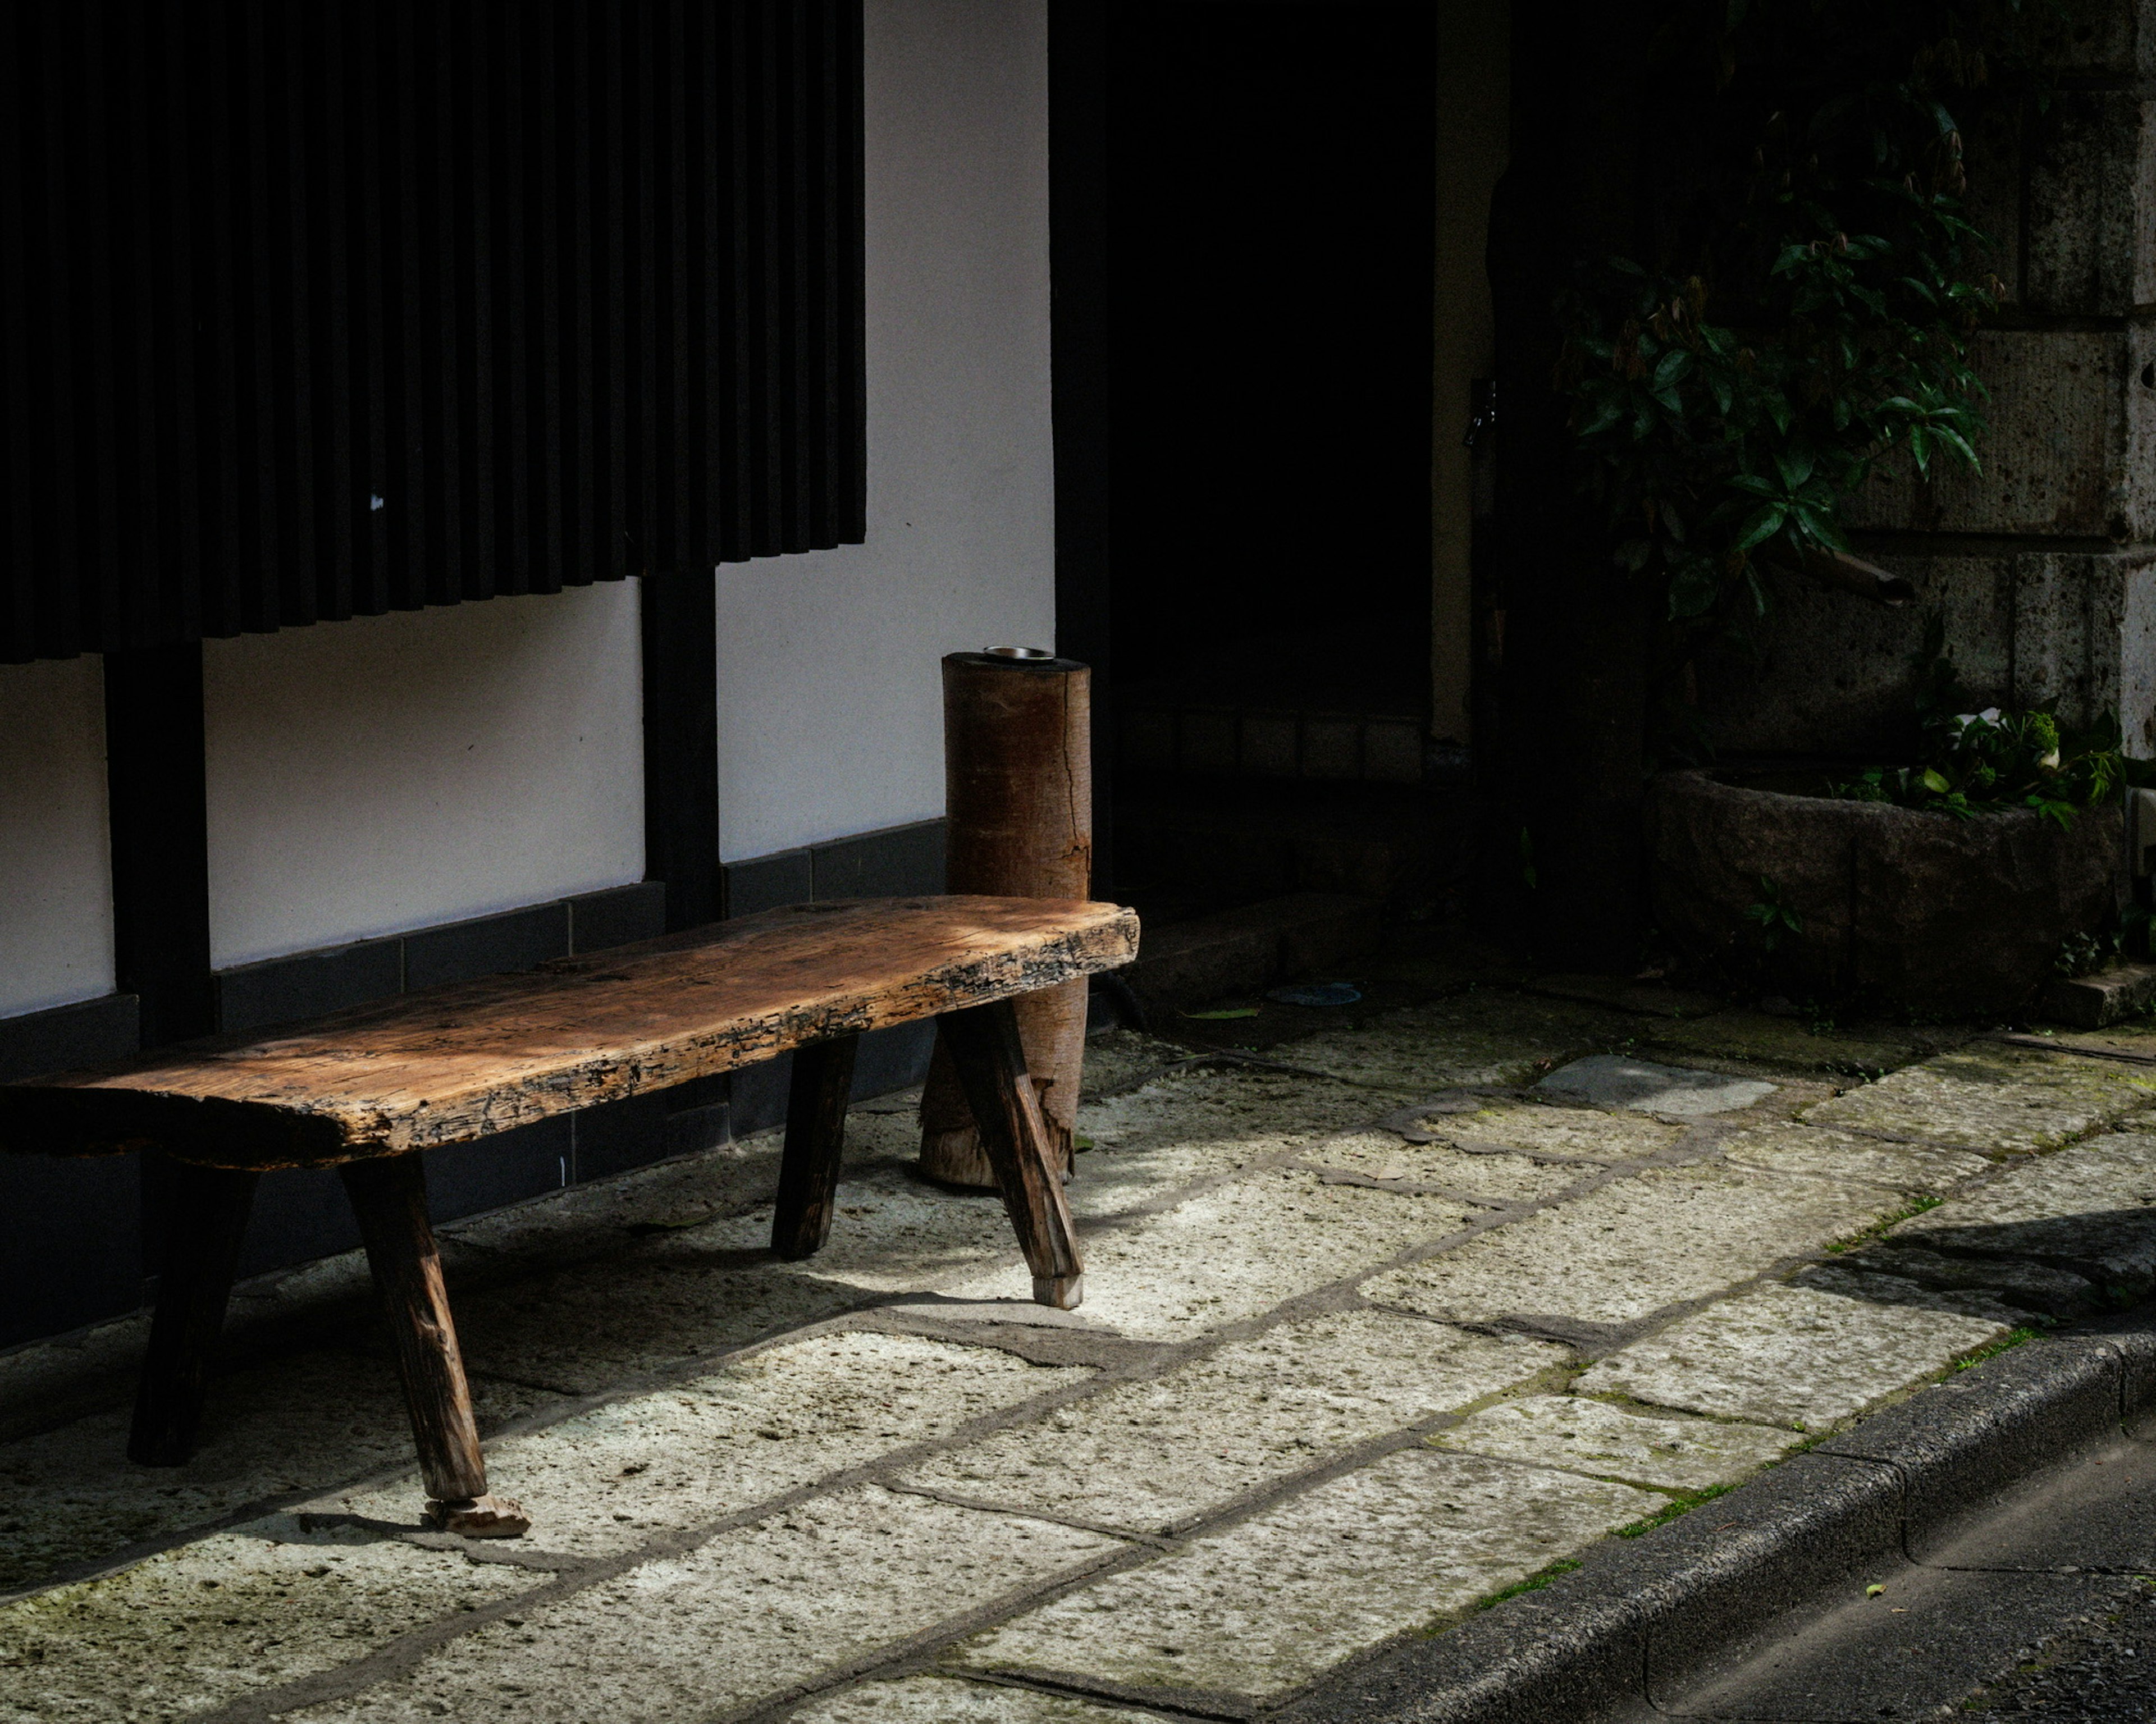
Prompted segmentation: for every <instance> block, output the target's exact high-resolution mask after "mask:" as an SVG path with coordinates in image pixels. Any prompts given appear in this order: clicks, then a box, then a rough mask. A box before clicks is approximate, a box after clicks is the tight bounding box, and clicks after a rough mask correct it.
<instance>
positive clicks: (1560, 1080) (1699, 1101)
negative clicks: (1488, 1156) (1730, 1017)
mask: <svg viewBox="0 0 2156 1724" xmlns="http://www.w3.org/2000/svg"><path fill="white" fill-rule="evenodd" d="M1535 1087H1536V1088H1537V1090H1543V1091H1544V1092H1545V1093H1547V1094H1548V1095H1559V1096H1563V1097H1566V1098H1568V1099H1569V1100H1572V1101H1585V1102H1589V1103H1590V1104H1592V1105H1593V1106H1596V1107H1622V1108H1627V1109H1630V1110H1631V1111H1634V1112H1635V1113H1651V1114H1659V1115H1664V1116H1668V1117H1671V1118H1674V1119H1697V1118H1699V1117H1701V1116H1704V1115H1707V1114H1715V1113H1735V1112H1737V1111H1738V1110H1739V1109H1741V1108H1746V1107H1750V1106H1753V1105H1754V1104H1755V1103H1757V1102H1761V1101H1765V1100H1766V1099H1767V1098H1768V1096H1769V1095H1773V1094H1774V1085H1772V1084H1770V1083H1767V1082H1765V1081H1763V1080H1761V1079H1758V1078H1733V1077H1725V1076H1724V1075H1722V1074H1721V1073H1720V1072H1715V1071H1701V1070H1698V1069H1697V1068H1696V1067H1689V1066H1678V1065H1656V1064H1655V1062H1654V1061H1653V1060H1636V1059H1634V1058H1632V1057H1631V1056H1630V1055H1629V1054H1590V1055H1589V1056H1588V1058H1586V1059H1584V1060H1573V1062H1572V1064H1570V1065H1561V1066H1559V1067H1558V1069H1557V1070H1555V1071H1553V1072H1552V1073H1550V1075H1548V1077H1546V1078H1544V1079H1543V1080H1541V1082H1539V1083H1537V1085H1535Z"/></svg>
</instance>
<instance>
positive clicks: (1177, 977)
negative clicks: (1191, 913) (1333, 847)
mask: <svg viewBox="0 0 2156 1724" xmlns="http://www.w3.org/2000/svg"><path fill="white" fill-rule="evenodd" d="M1380 935H1381V926H1380V923H1379V920H1378V904H1377V902H1376V900H1373V899H1369V898H1354V897H1349V896H1347V895H1345V894H1342V893H1335V892H1291V893H1290V894H1288V895H1286V896H1285V897H1280V898H1268V899H1265V900H1264V901H1263V902H1261V903H1257V904H1246V905H1245V906H1242V907H1241V908H1240V909H1236V910H1224V911H1218V912H1216V913H1215V914H1214V915H1212V916H1199V917H1198V918H1196V919H1195V920H1193V921H1187V922H1171V923H1169V924H1168V926H1165V927H1162V928H1148V929H1147V930H1146V931H1145V934H1144V936H1143V937H1142V939H1141V940H1140V942H1139V944H1138V959H1137V962H1136V963H1135V964H1133V965H1132V966H1131V967H1130V968H1129V969H1128V970H1127V971H1125V972H1123V973H1124V974H1125V976H1126V977H1128V979H1129V981H1130V984H1131V986H1132V988H1135V989H1136V990H1137V992H1138V993H1141V994H1142V995H1144V996H1145V997H1146V998H1148V999H1155V1000H1164V1001H1168V1002H1170V1003H1178V1004H1180V1003H1188V1002H1191V1001H1195V1000H1205V999H1215V998H1219V996H1220V995H1222V994H1227V993H1249V992H1251V991H1254V990H1255V989H1258V988H1264V987H1266V986H1267V985H1269V984H1270V983H1273V982H1276V981H1281V980H1284V979H1286V977H1291V976H1304V975H1310V974H1312V973H1314V972H1319V971H1323V970H1327V969H1333V968H1337V967H1339V966H1341V965H1342V964H1345V963H1347V962H1351V961H1353V959H1356V958H1358V957H1366V956H1368V954H1369V953H1370V952H1373V951H1374V950H1375V949H1376V948H1377V945H1378V939H1379V937H1380Z"/></svg>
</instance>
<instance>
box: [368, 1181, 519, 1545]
mask: <svg viewBox="0 0 2156 1724" xmlns="http://www.w3.org/2000/svg"><path fill="white" fill-rule="evenodd" d="M337 1172H339V1173H340V1174H341V1175H342V1176H343V1178H344V1188H345V1191H346V1193H347V1194H348V1195H349V1196H350V1197H351V1198H352V1210H353V1213H355V1214H357V1216H358V1218H359V1233H360V1237H361V1238H362V1239H364V1240H365V1241H366V1242H367V1267H368V1268H369V1269H371V1270H373V1272H374V1285H375V1290H376V1291H377V1292H378V1293H379V1294H380V1295H381V1296H382V1310H383V1313H384V1314H385V1315H386V1316H388V1319H389V1335H390V1340H391V1342H393V1345H394V1346H395V1347H396V1349H397V1374H398V1377H399V1378H401V1379H402V1380H403V1384H404V1406H405V1409H406V1411H408V1413H409V1414H411V1416H412V1439H413V1443H414V1444H415V1445H416V1446H417V1447H418V1451H419V1476H420V1477H421V1478H422V1479H423V1480H425V1481H426V1485H427V1496H428V1502H427V1518H428V1519H429V1520H430V1521H434V1524H435V1525H436V1526H442V1527H445V1528H447V1529H448V1530H449V1532H461V1533H462V1534H464V1536H465V1537H467V1538H516V1537H520V1536H521V1534H523V1533H524V1532H526V1531H528V1530H529V1529H530V1527H531V1519H530V1517H529V1516H526V1514H525V1512H524V1511H523V1509H522V1508H521V1507H520V1506H518V1505H517V1504H516V1503H514V1502H511V1501H509V1500H508V1499H507V1498H506V1497H500V1496H489V1495H488V1494H487V1489H486V1465H485V1462H484V1461H482V1460H480V1452H479V1424H478V1421H477V1420H475V1419H474V1418H473V1417H472V1404H471V1391H470V1388H468V1387H466V1385H465V1362H464V1357H463V1355H462V1354H460V1353H459V1352H458V1351H457V1328H456V1325H455V1323H454V1322H453V1321H451V1320H450V1317H449V1295H448V1293H447V1292H446V1291H445V1290H444V1288H443V1285H442V1257H441V1253H440V1252H439V1250H437V1249H435V1246H434V1228H433V1226H432V1225H431V1224H429V1221H428V1219H427V1179H426V1174H425V1172H424V1170H423V1168H422V1167H420V1164H419V1157H418V1156H417V1155H400V1156H390V1157H385V1158H383V1159H382V1160H378V1161H367V1162H346V1163H345V1164H344V1165H343V1166H342V1167H340V1168H338V1169H337Z"/></svg>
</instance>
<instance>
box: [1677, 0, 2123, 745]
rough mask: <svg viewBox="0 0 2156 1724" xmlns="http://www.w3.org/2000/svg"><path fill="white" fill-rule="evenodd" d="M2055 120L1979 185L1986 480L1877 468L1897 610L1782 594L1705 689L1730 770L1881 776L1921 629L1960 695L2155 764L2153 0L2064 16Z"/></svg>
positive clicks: (1879, 520)
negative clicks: (2035, 717) (1842, 763)
mask: <svg viewBox="0 0 2156 1724" xmlns="http://www.w3.org/2000/svg"><path fill="white" fill-rule="evenodd" d="M2056 51H2057V54H2058V60H2057V64H2058V67H2059V75H2058V87H2057V89H2056V93H2055V95H2054V96H2053V99H2052V100H2051V104H2050V105H2049V108H2048V110H2047V111H2046V112H2045V113H2043V114H2040V115H2035V114H2032V115H2029V116H2028V117H2027V118H2026V120H2025V121H2024V122H2023V124H2022V126H2021V127H2020V132H2019V135H2018V136H2015V137H2013V138H2011V139H2010V140H2007V141H2004V142H2003V143H1994V145H1993V146H1992V147H1991V149H1990V150H1989V155H1988V157H1987V156H1984V155H1979V156H1976V157H1975V158H1974V160H1973V162H1972V188H1971V193H1970V200H1969V201H1970V206H1971V212H1972V214H1973V215H1974V218H1976V219H1977V220H1978V221H1979V223H1981V224H1983V225H1984V227H1985V228H1987V230H1989V232H1991V233H1994V235H1995V236H1997V238H1998V239H1999V242H2000V244H1999V251H1998V253H1997V254H1995V256H1994V259H1993V264H1994V268H1995V269H1997V270H1998V271H1999V275H2000V276H2001V277H2002V279H2003V280H2005V284H2006V289H2007V291H2006V295H2005V306H2004V309H2003V310H2002V312H2001V315H2000V316H1999V318H1998V320H1997V321H1995V323H1994V324H1993V325H1992V326H1990V327H1988V328H1987V329H1985V330H1984V331H1982V332H1981V333H1980V334H1979V336H1978V337H1977V340H1976V364H1977V368H1978V370H1979V374H1980V375H1981V376H1982V377H1983V378H1984V382H1985V385H1986V387H1988V388H1989V391H1990V395H1991V398H1990V401H1989V405H1988V407H1987V408H1986V416H1987V418H1988V419H1989V425H1990V429H1989V434H1988V435H1987V436H1986V438H1985V439H1984V443H1983V444H1982V446H1981V449H1980V453H1981V454H1982V456H1983V458H1984V471H1983V472H1982V473H1981V474H1972V473H1969V472H1968V471H1967V470H1966V469H1960V468H1958V467H1956V468H1953V469H1948V468H1944V467H1937V468H1935V469H1934V470H1933V474H1932V475H1930V476H1929V477H1928V478H1925V477H1919V476H1918V475H1917V474H1916V473H1915V471H1914V470H1913V469H1912V467H1910V466H1909V465H1908V464H1906V463H1897V464H1892V465H1891V466H1890V467H1888V468H1887V469H1885V470H1882V472H1881V474H1880V475H1878V477H1877V478H1876V480H1875V481H1874V482H1873V484H1872V485H1871V486H1869V487H1868V488H1867V490H1866V494H1865V495H1861V496H1860V497H1857V498H1854V499H1852V500H1851V520H1852V522H1853V524H1854V525H1855V526H1856V528H1857V529H1858V548H1859V550H1860V551H1861V552H1863V554H1864V555H1866V556H1867V557H1871V559H1873V560H1874V561H1876V562H1879V563H1881V564H1882V565H1884V566H1885V567H1889V568H1891V569H1892V570H1894V571H1895V572H1897V573H1898V574H1901V575H1903V576H1905V577H1907V579H1908V580H1909V581H1910V582H1911V583H1912V585H1913V586H1914V587H1916V589H1917V602H1916V603H1913V604H1911V605H1908V606H1906V607H1903V608H1899V609H1895V610H1888V609H1886V608H1881V607H1878V606H1876V605H1873V604H1871V603H1868V602H1866V601H1865V600H1863V599H1861V598H1853V597H1851V596H1849V595H1846V594H1843V593H1830V592H1826V591H1824V590H1821V589H1819V588H1816V587H1812V586H1811V585H1809V583H1807V582H1799V581H1797V580H1794V579H1791V580H1787V581H1779V582H1777V583H1776V585H1775V590H1774V593H1773V595H1772V596H1773V598H1774V607H1773V613H1772V614H1771V615H1770V617H1769V618H1768V620H1767V622H1766V623H1765V624H1764V625H1763V627H1762V628H1761V629H1760V631H1759V634H1758V650H1757V654H1756V656H1755V657H1753V658H1751V659H1743V657H1742V656H1741V655H1732V657H1730V658H1728V659H1724V660H1723V661H1722V662H1720V663H1717V664H1713V665H1712V666H1707V667H1703V669H1702V677H1701V683H1700V691H1699V698H1700V701H1701V705H1702V708H1703V709H1704V710H1705V711H1706V713H1707V716H1708V717H1709V718H1710V719H1711V720H1712V723H1713V726H1714V730H1715V734H1716V736H1717V740H1718V741H1719V742H1720V744H1721V745H1722V747H1724V748H1725V749H1727V750H1729V751H1732V752H1740V753H1768V754H1791V753H1794V754H1817V753H1829V754H1846V755H1854V756H1866V757H1875V756H1876V757H1879V758H1882V759H1884V758H1889V757H1892V756H1893V755H1894V754H1895V753H1897V752H1898V751H1900V750H1902V749H1905V748H1906V747H1907V746H1908V744H1909V743H1910V742H1911V741H1912V740H1913V720H1912V714H1911V711H1910V706H1909V698H1908V690H1909V670H1908V662H1907V661H1908V658H1909V655H1910V654H1912V653H1913V652H1914V651H1915V650H1916V649H1917V646H1918V644H1919V643H1920V642H1921V640H1922V634H1923V629H1924V622H1925V618H1926V617H1927V615H1928V614H1929V613H1933V612H1935V611H1936V612H1938V613H1940V614H1941V615H1943V618H1944V619H1945V622H1946V628H1947V638H1948V646H1949V647H1950V648H1951V649H1952V650H1953V655H1954V658H1955V660H1956V662H1957V663H1958V664H1959V665H1960V667H1961V670H1962V675H1963V680H1964V681H1965V682H1966V683H1967V684H1968V685H1969V688H1970V690H1971V691H1972V693H1974V694H1975V695H1979V696H1981V697H1983V698H1984V699H1985V700H2002V701H2010V702H2012V703H2014V704H2016V705H2030V704H2034V703H2035V702H2038V701H2042V700H2056V701H2058V703H2059V710H2060V712H2061V716H2065V717H2066V718H2068V719H2069V720H2071V721H2076V722H2085V721H2088V720H2091V719H2092V718H2094V717H2095V716H2097V715H2098V714H2100V713H2102V712H2105V711H2110V712H2114V713H2116V714H2117V716H2118V717H2119V721H2120V723H2121V725H2122V726H2123V729H2124V731H2125V733H2126V739H2127V746H2128V749H2129V751H2131V752H2134V753H2137V754H2142V755H2156V0H2073V3H2072V4H2071V21H2070V23H2069V24H2068V25H2067V26H2066V28H2065V29H2064V30H2063V32H2062V33H2061V39H2060V40H2059V42H2058V43H2057V44H2056Z"/></svg>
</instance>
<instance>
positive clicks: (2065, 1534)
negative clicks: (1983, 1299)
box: [1655, 1430, 2156, 1724]
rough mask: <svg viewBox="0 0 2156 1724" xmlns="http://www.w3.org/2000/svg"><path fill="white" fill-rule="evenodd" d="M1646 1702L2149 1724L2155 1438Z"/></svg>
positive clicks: (1931, 1545) (1950, 1538)
mask: <svg viewBox="0 0 2156 1724" xmlns="http://www.w3.org/2000/svg"><path fill="white" fill-rule="evenodd" d="M2144 1438H2145V1439H2144ZM1655 1698H1656V1701H1657V1706H1656V1707H1655V1716H1659V1717H1661V1718H1663V1719H1669V1718H1697V1719H1702V1720H1706V1719H1714V1720H1728V1721H1732V1724H1733V1721H1739V1720H1741V1721H1744V1724H1877V1721H1879V1720H1881V1719H1889V1718H1891V1719H1897V1720H1899V1719H1914V1718H1950V1717H1951V1718H1971V1717H1976V1718H2000V1719H2015V1720H2020V1721H2035V1720H2039V1719H2040V1720H2044V1721H2046V1724H2067V1721H2070V1720H2071V1721H2072V1724H2156V1430H2151V1431H2149V1432H2147V1433H2145V1434H2143V1435H2142V1436H2137V1437H2133V1438H2127V1439H2122V1440H2120V1441H2118V1442H2117V1443H2115V1444H2111V1445H2109V1446H2107V1447H2106V1448H2103V1449H2099V1450H2097V1451H2094V1452H2092V1453H2087V1454H2084V1455H2081V1456H2079V1457H2077V1458H2076V1459H2074V1460H2071V1461H2070V1462H2068V1463H2066V1464H2065V1465H2061V1466H2060V1467H2059V1468H2057V1469H2056V1470H2053V1471H2051V1472H2050V1473H2048V1474H2046V1475H2041V1476H2040V1477H2038V1478H2036V1479H2035V1480H2031V1481H2030V1482H2029V1483H2028V1484H2026V1485H2024V1486H2022V1487H2020V1489H2018V1490H2016V1491H2014V1492H2013V1493H2011V1494H2010V1496H2006V1497H2005V1498H2004V1499H2003V1500H2001V1501H1999V1502H1998V1503H1997V1504H1995V1505H1994V1506H1991V1507H1990V1508H1989V1509H1987V1510H1986V1511H1984V1512H1982V1513H1980V1514H1978V1515H1975V1516H1971V1517H1969V1519H1967V1520H1965V1521H1962V1522H1960V1523H1958V1524H1957V1525H1955V1526H1952V1527H1950V1528H1948V1529H1947V1530H1946V1531H1945V1532H1943V1534H1942V1535H1941V1536H1939V1537H1934V1538H1933V1539H1931V1540H1929V1541H1928V1542H1926V1543H1925V1544H1924V1545H1922V1547H1918V1548H1916V1549H1913V1550H1912V1551H1910V1552H1908V1553H1907V1557H1906V1559H1904V1560H1900V1561H1896V1562H1882V1563H1878V1564H1876V1565H1874V1566H1873V1567H1872V1568H1871V1569H1869V1570H1867V1571H1866V1572H1865V1573H1861V1574H1854V1575H1851V1576H1849V1577H1847V1578H1846V1579H1845V1582H1844V1583H1842V1584H1841V1585H1840V1586H1839V1587H1837V1588H1834V1589H1833V1590H1832V1592H1831V1594H1830V1596H1828V1597H1826V1598H1823V1599H1821V1600H1820V1601H1818V1602H1816V1603H1815V1604H1814V1605H1813V1606H1811V1607H1809V1608H1808V1609H1805V1610H1803V1611H1799V1612H1794V1613H1792V1614H1790V1615H1789V1617H1787V1618H1785V1619H1783V1620H1781V1621H1779V1622H1778V1623H1776V1624H1772V1625H1770V1627H1769V1628H1768V1629H1767V1631H1766V1632H1765V1633H1763V1634H1762V1635H1760V1636H1759V1637H1758V1638H1757V1639H1754V1640H1753V1641H1752V1642H1750V1643H1749V1644H1747V1645H1745V1646H1743V1647H1741V1648H1738V1649H1734V1650H1732V1654H1731V1655H1730V1657H1729V1658H1728V1659H1727V1660H1726V1661H1725V1662H1724V1663H1723V1664H1722V1665H1721V1666H1720V1667H1719V1668H1717V1669H1716V1670H1710V1671H1709V1672H1707V1674H1706V1675H1704V1676H1703V1677H1702V1678H1701V1679H1699V1680H1696V1681H1693V1682H1692V1683H1691V1684H1689V1685H1687V1686H1684V1687H1681V1688H1679V1689H1677V1690H1676V1691H1672V1692H1668V1693H1664V1694H1658V1695H1657V1696H1655Z"/></svg>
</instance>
